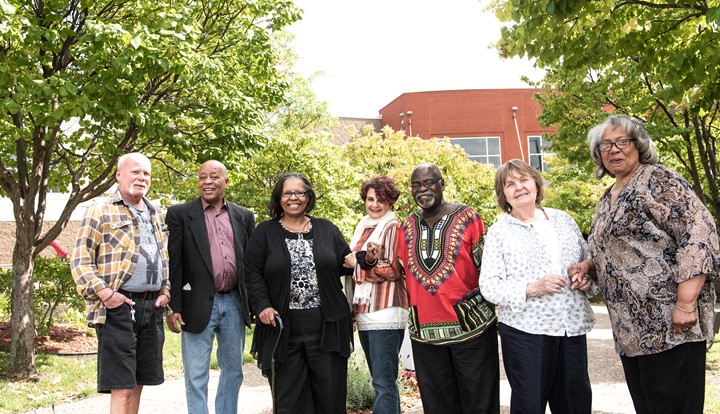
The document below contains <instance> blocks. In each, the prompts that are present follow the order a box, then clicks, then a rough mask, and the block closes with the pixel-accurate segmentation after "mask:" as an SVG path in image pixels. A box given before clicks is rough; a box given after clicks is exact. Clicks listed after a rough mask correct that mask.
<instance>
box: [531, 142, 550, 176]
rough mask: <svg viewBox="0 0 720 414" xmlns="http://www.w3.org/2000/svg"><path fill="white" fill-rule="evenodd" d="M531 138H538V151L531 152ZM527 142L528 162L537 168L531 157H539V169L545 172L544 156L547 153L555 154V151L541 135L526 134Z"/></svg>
mask: <svg viewBox="0 0 720 414" xmlns="http://www.w3.org/2000/svg"><path fill="white" fill-rule="evenodd" d="M533 139H539V140H540V152H533V149H534V148H533V147H534V145H532V144H531V141H532V140H533ZM527 144H528V164H530V165H532V166H533V167H535V168H537V167H538V166H537V165H535V164H533V162H532V160H533V157H539V158H540V171H542V172H547V171H548V167H547V162H546V160H545V157H546V156H548V155H555V153H554V152H553V151H552V150H551V149H550V148H551V147H550V142H548V140H546V139H545V138H543V136H542V135H528V137H527Z"/></svg>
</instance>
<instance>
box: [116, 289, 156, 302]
mask: <svg viewBox="0 0 720 414" xmlns="http://www.w3.org/2000/svg"><path fill="white" fill-rule="evenodd" d="M118 293H122V294H123V295H124V296H125V297H127V298H128V299H132V300H136V299H137V300H140V299H142V300H154V299H157V297H158V296H159V295H160V291H159V290H156V291H154V292H150V291H148V292H128V291H127V290H123V289H119V290H118Z"/></svg>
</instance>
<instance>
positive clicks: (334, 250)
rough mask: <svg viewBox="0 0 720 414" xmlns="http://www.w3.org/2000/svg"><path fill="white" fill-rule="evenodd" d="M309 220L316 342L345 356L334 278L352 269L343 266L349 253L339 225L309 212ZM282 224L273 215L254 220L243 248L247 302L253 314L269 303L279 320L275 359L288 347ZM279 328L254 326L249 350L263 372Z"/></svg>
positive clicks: (346, 328)
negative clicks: (317, 304)
mask: <svg viewBox="0 0 720 414" xmlns="http://www.w3.org/2000/svg"><path fill="white" fill-rule="evenodd" d="M310 220H311V222H312V230H311V231H312V239H313V255H314V259H315V268H316V271H317V278H318V284H319V286H320V300H321V303H322V315H323V320H324V323H323V333H322V339H321V344H320V347H321V349H322V350H323V351H326V352H337V353H339V354H340V355H341V356H343V357H349V356H350V353H351V352H352V350H353V338H352V319H351V317H350V308H349V306H348V302H347V299H346V298H345V295H344V294H343V292H342V283H341V280H340V277H341V276H343V275H348V274H352V271H353V269H348V268H346V267H344V266H343V262H344V260H345V256H346V255H348V254H349V253H350V247H349V246H348V244H347V242H346V241H345V238H344V237H343V236H342V234H341V233H340V230H339V229H338V228H337V227H336V226H335V225H334V224H332V223H331V222H330V221H328V220H325V219H320V218H316V217H310ZM284 231H285V230H284V229H283V228H282V226H281V225H280V221H279V220H278V219H273V220H269V221H266V222H263V223H261V224H260V225H258V227H257V229H256V230H255V232H253V234H252V237H251V238H250V240H249V241H248V245H247V249H246V251H245V278H246V279H245V280H246V284H247V292H248V298H249V299H250V307H251V310H252V312H253V313H254V314H255V315H259V314H260V313H261V312H262V311H263V310H265V309H267V308H269V307H273V308H275V310H276V311H277V312H278V313H279V314H280V317H281V318H282V320H283V323H284V324H285V328H284V331H283V335H282V338H281V340H280V344H279V345H278V351H277V354H276V361H277V363H282V362H283V361H284V360H285V355H286V353H287V346H288V337H289V335H288V334H287V332H288V329H289V328H290V327H289V326H288V315H289V314H288V312H289V310H290V253H289V252H288V249H287V245H286V244H285V233H284ZM278 333H279V328H277V327H275V328H273V327H272V326H271V325H265V324H263V323H262V322H260V321H259V320H258V321H257V323H256V325H255V333H254V336H253V342H252V348H251V351H250V352H251V353H252V354H253V355H254V356H255V357H256V358H257V360H258V367H260V369H262V370H263V372H264V373H265V374H267V373H268V372H269V371H270V367H271V366H270V364H271V357H272V350H273V347H274V346H275V343H276V340H277V335H278Z"/></svg>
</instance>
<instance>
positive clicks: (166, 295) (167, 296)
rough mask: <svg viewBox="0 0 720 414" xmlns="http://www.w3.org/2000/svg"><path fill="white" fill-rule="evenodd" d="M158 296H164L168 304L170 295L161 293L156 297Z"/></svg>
mask: <svg viewBox="0 0 720 414" xmlns="http://www.w3.org/2000/svg"><path fill="white" fill-rule="evenodd" d="M160 296H165V297H166V298H168V302H170V295H168V294H167V293H161V294H159V295H158V297H160Z"/></svg>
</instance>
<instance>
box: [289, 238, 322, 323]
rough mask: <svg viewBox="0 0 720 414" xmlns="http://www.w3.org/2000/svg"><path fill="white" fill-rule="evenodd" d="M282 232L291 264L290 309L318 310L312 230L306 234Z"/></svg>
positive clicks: (318, 286)
mask: <svg viewBox="0 0 720 414" xmlns="http://www.w3.org/2000/svg"><path fill="white" fill-rule="evenodd" d="M283 229H284V228H283ZM284 230H285V244H286V245H287V248H288V251H289V252H290V263H291V265H290V309H312V308H318V307H320V305H321V303H320V285H318V279H317V271H316V269H315V256H314V255H313V239H312V229H311V230H310V231H308V232H307V233H295V232H291V231H288V230H287V229H284Z"/></svg>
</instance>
